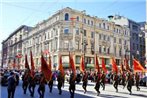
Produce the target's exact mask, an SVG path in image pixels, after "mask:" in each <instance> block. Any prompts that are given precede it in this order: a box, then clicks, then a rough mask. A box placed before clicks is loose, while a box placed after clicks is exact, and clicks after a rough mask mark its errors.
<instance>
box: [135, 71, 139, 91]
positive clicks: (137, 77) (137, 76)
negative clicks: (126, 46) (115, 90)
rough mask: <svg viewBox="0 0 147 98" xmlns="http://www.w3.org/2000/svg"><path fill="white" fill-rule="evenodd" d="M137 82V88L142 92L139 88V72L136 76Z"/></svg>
mask: <svg viewBox="0 0 147 98" xmlns="http://www.w3.org/2000/svg"><path fill="white" fill-rule="evenodd" d="M135 80H136V88H137V91H140V88H139V81H140V78H139V74H138V72H136V74H135Z"/></svg>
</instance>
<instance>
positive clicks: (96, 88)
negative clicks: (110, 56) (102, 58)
mask: <svg viewBox="0 0 147 98" xmlns="http://www.w3.org/2000/svg"><path fill="white" fill-rule="evenodd" d="M95 68H96V69H97V75H96V84H95V90H96V91H97V96H99V94H100V91H99V89H100V84H101V83H100V80H101V74H100V67H99V63H98V58H97V54H96V55H95Z"/></svg>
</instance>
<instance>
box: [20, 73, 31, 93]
mask: <svg viewBox="0 0 147 98" xmlns="http://www.w3.org/2000/svg"><path fill="white" fill-rule="evenodd" d="M28 77H29V72H27V71H26V72H25V73H24V75H23V76H22V81H23V84H22V88H23V91H24V94H26V91H27V88H28V84H29V82H28Z"/></svg>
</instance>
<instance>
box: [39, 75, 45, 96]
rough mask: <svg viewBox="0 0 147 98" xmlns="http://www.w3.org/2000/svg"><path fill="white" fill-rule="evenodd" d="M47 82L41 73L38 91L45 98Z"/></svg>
mask: <svg viewBox="0 0 147 98" xmlns="http://www.w3.org/2000/svg"><path fill="white" fill-rule="evenodd" d="M45 83H46V79H45V77H44V75H43V74H41V79H40V81H39V87H38V93H39V96H40V98H44V93H45Z"/></svg>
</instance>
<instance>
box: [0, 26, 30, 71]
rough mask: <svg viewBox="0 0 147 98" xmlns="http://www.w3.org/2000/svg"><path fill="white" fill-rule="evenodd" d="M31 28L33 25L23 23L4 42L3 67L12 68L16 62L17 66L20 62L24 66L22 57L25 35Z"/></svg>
mask: <svg viewBox="0 0 147 98" xmlns="http://www.w3.org/2000/svg"><path fill="white" fill-rule="evenodd" d="M31 29H32V28H31V27H28V26H25V25H22V26H20V27H19V28H17V29H16V30H15V31H14V32H13V33H12V34H10V35H9V37H8V38H7V39H6V40H4V41H3V42H2V67H10V68H11V67H12V64H13V63H14V62H15V63H16V67H17V66H18V64H20V65H19V66H22V63H21V62H22V61H21V58H22V57H23V56H24V54H22V51H23V50H22V42H23V36H24V35H27V34H28V33H29V31H30V30H31Z"/></svg>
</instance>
